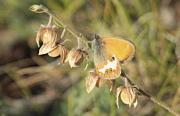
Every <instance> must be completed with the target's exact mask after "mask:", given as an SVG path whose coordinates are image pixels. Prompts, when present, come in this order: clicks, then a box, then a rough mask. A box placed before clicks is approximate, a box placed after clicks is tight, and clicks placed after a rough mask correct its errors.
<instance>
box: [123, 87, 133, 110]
mask: <svg viewBox="0 0 180 116" xmlns="http://www.w3.org/2000/svg"><path fill="white" fill-rule="evenodd" d="M120 97H121V100H122V102H123V103H125V104H128V105H129V107H131V106H132V105H133V104H134V103H135V102H136V93H135V91H134V90H133V88H131V87H124V88H122V90H121V94H120Z"/></svg>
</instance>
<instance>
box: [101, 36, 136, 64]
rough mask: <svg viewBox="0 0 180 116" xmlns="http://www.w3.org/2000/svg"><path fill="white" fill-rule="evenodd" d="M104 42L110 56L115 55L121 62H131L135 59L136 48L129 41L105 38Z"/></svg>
mask: <svg viewBox="0 0 180 116" xmlns="http://www.w3.org/2000/svg"><path fill="white" fill-rule="evenodd" d="M102 42H103V47H104V50H105V51H106V53H107V54H108V56H112V55H115V56H116V57H117V59H118V60H120V61H121V62H124V61H128V60H131V59H132V58H133V57H134V54H135V46H134V44H133V43H131V42H130V41H128V40H125V39H121V38H112V37H105V38H103V39H102Z"/></svg>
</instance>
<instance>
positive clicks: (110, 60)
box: [92, 36, 121, 79]
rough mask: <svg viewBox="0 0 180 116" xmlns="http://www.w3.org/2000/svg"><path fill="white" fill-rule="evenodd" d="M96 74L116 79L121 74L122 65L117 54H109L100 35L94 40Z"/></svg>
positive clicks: (104, 77)
mask: <svg viewBox="0 0 180 116" xmlns="http://www.w3.org/2000/svg"><path fill="white" fill-rule="evenodd" d="M92 43H93V44H92V48H93V53H94V63H95V67H96V74H97V75H98V76H99V77H100V78H103V79H115V78H117V77H119V75H120V74H121V67H120V64H119V61H118V59H117V58H116V56H114V55H112V56H109V55H108V53H107V51H106V50H105V48H104V44H103V43H102V39H101V38H100V37H99V36H98V37H95V39H94V41H93V42H92Z"/></svg>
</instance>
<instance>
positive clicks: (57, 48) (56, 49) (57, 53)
mask: <svg viewBox="0 0 180 116" xmlns="http://www.w3.org/2000/svg"><path fill="white" fill-rule="evenodd" d="M48 55H49V56H51V57H58V56H59V55H60V51H59V46H57V47H56V48H55V49H54V50H52V51H51V52H49V53H48Z"/></svg>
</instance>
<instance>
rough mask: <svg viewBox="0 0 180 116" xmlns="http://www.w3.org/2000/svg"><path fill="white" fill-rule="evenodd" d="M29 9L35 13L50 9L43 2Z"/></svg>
mask: <svg viewBox="0 0 180 116" xmlns="http://www.w3.org/2000/svg"><path fill="white" fill-rule="evenodd" d="M29 9H30V10H31V11H33V12H35V13H44V12H47V11H48V9H47V8H46V7H44V6H43V5H41V4H40V5H36V4H35V5H32V6H31V7H30V8H29Z"/></svg>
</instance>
